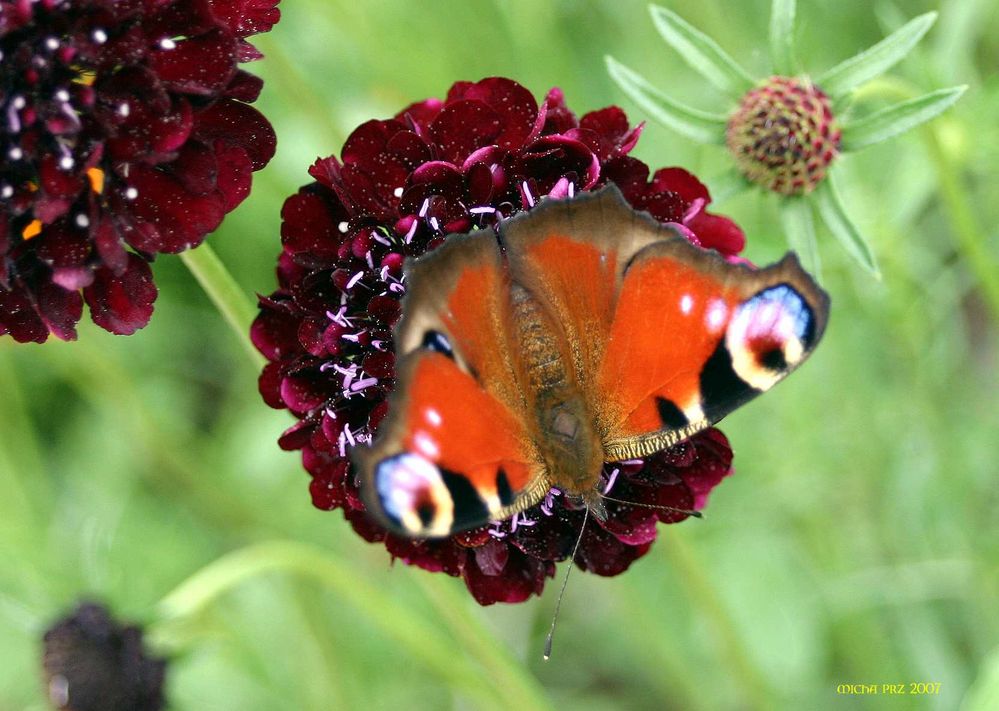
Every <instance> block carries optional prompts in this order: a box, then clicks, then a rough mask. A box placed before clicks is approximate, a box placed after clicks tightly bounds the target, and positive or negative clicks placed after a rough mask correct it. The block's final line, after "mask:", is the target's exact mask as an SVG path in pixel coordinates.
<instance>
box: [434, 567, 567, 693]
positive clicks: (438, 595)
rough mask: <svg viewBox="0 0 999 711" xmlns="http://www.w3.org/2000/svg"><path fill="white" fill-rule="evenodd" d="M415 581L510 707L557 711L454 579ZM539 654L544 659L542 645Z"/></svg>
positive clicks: (535, 680)
mask: <svg viewBox="0 0 999 711" xmlns="http://www.w3.org/2000/svg"><path fill="white" fill-rule="evenodd" d="M414 581H415V582H416V583H417V584H418V585H419V586H420V587H421V588H422V589H423V591H424V592H425V593H426V595H427V598H428V599H429V600H430V602H431V603H432V604H433V606H434V607H435V608H436V609H437V611H438V612H439V613H440V615H441V616H442V617H443V618H444V619H445V620H446V621H447V623H448V625H450V627H451V629H452V631H454V632H455V633H456V634H457V635H458V638H459V639H460V640H461V641H462V643H463V644H464V646H465V649H468V650H470V651H472V652H473V653H474V654H475V656H476V657H478V658H479V659H480V660H481V661H482V664H483V666H485V667H486V668H487V669H488V670H489V671H490V678H492V679H493V680H495V681H496V683H497V685H498V686H499V687H500V688H502V689H503V690H504V694H505V698H506V700H507V701H508V703H509V706H510V708H517V709H550V708H553V707H552V705H551V703H550V702H549V701H548V700H547V699H546V698H545V694H544V690H543V689H542V687H541V686H540V685H539V683H538V681H537V679H535V678H534V676H533V675H532V674H530V672H528V671H527V669H526V668H525V666H524V664H523V663H522V662H520V661H518V660H517V659H515V658H514V657H513V656H512V655H511V654H510V652H509V650H508V649H507V647H506V645H504V644H503V643H501V642H499V641H498V640H497V639H496V636H495V635H494V634H493V633H492V632H490V631H489V630H488V629H486V627H485V625H483V624H482V622H481V620H479V618H478V617H477V616H476V615H475V614H474V613H473V612H472V611H470V610H469V604H470V603H469V598H468V595H467V594H466V593H464V592H463V591H460V590H459V589H458V588H457V587H456V586H455V584H454V581H453V580H451V579H450V578H449V579H442V578H441V577H440V576H438V575H417V576H416V577H415V578H414ZM537 653H538V656H541V647H540V646H539V647H538V649H537Z"/></svg>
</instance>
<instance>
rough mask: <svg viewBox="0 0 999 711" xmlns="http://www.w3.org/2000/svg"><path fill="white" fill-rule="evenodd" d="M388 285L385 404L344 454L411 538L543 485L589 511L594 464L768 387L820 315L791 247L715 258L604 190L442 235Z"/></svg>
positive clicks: (509, 510) (708, 418) (823, 312)
mask: <svg viewBox="0 0 999 711" xmlns="http://www.w3.org/2000/svg"><path fill="white" fill-rule="evenodd" d="M406 284H407V293H406V296H405V298H404V301H403V316H402V319H401V320H400V322H399V324H398V326H397V329H396V339H395V340H396V353H397V362H398V374H397V375H398V379H397V385H396V389H395V391H394V392H393V395H392V397H391V399H390V403H389V414H388V416H387V417H386V419H385V420H384V421H383V423H382V425H381V426H380V432H379V436H378V437H377V439H376V441H375V442H374V443H373V445H372V447H371V448H370V449H364V448H361V449H358V450H355V460H356V461H357V463H358V466H359V469H360V479H361V485H362V494H363V495H364V497H365V501H366V503H367V506H368V509H369V511H370V512H372V513H373V514H374V515H375V516H376V517H377V518H379V520H380V521H381V522H382V523H384V524H385V525H386V526H387V527H389V528H390V529H392V530H394V531H397V532H399V533H402V534H404V535H409V536H417V537H434V536H445V535H449V534H451V533H453V532H455V531H458V530H462V529H464V528H471V527H475V526H479V525H483V524H485V523H487V522H488V521H490V520H498V519H503V518H507V517H509V516H511V515H513V514H514V513H516V512H518V511H523V510H524V509H526V508H529V507H530V506H533V505H535V504H537V503H538V502H539V501H540V500H541V499H542V498H543V497H544V495H545V494H546V493H547V491H548V490H549V489H550V488H551V487H553V486H555V487H557V488H559V489H560V490H561V491H562V492H564V493H565V494H566V495H567V496H568V497H569V498H570V499H572V500H576V501H581V502H582V503H584V504H585V505H586V506H587V507H588V508H589V509H590V510H591V511H592V512H593V513H594V514H595V515H597V516H603V513H604V509H603V502H602V500H601V498H600V492H598V486H599V485H600V482H601V471H602V468H603V465H604V463H605V462H608V461H619V460H624V459H632V458H636V457H644V456H647V455H649V454H652V453H654V452H657V451H660V450H662V449H666V448H668V447H670V446H673V445H675V444H677V443H678V442H680V441H682V440H684V439H686V438H687V437H689V436H691V435H692V434H694V433H696V432H698V431H700V430H703V429H705V428H706V427H708V426H710V425H711V424H713V423H714V422H717V421H718V420H719V419H721V417H723V416H724V415H725V414H727V413H728V412H730V411H731V410H732V409H734V408H735V407H738V406H739V405H741V404H742V403H744V402H746V401H748V400H749V399H751V398H752V397H754V396H755V395H758V394H759V393H761V392H764V391H765V390H767V389H769V388H770V387H772V386H773V385H774V384H775V383H776V382H777V381H779V380H780V379H782V378H783V377H784V376H785V375H787V374H788V373H789V372H790V371H791V370H793V369H794V368H795V367H796V366H797V365H798V364H800V363H801V362H802V361H803V360H804V359H805V358H806V357H807V355H808V354H809V353H810V352H811V351H812V350H813V349H814V347H815V345H816V344H817V343H818V340H819V338H820V337H821V334H822V331H823V328H824V326H825V322H826V318H827V313H828V298H827V297H826V295H825V294H824V293H823V292H822V291H821V290H820V289H819V288H818V287H817V286H816V285H815V283H814V282H813V281H812V280H811V278H810V277H809V276H808V275H807V274H806V273H805V272H804V271H803V270H802V269H801V268H800V266H799V265H798V263H797V260H796V259H795V258H794V257H793V255H789V256H788V257H786V258H785V259H784V260H783V261H781V262H780V263H778V264H775V265H772V266H770V267H767V268H765V269H760V270H753V269H750V268H748V267H745V266H743V265H733V264H728V263H727V262H725V260H724V259H723V258H722V257H721V256H720V255H718V254H717V253H712V252H708V251H706V250H702V249H700V248H698V247H695V246H693V245H691V244H689V243H688V242H687V241H686V240H685V239H684V238H683V237H681V236H679V235H678V234H677V233H676V232H675V231H674V230H672V229H670V228H669V227H664V226H663V225H660V224H659V223H657V222H655V221H653V220H652V219H651V218H649V217H648V215H645V214H643V213H637V212H635V211H634V210H632V209H631V208H630V207H629V206H627V204H626V203H625V202H624V200H623V198H622V197H621V195H620V193H619V192H618V191H617V189H616V188H613V187H610V188H605V189H604V190H602V191H600V192H597V193H591V194H587V195H584V196H580V197H577V198H575V199H570V200H566V201H546V204H542V205H540V206H538V207H536V208H534V209H533V210H532V211H531V212H529V213H527V214H525V215H522V216H518V217H515V218H512V219H510V220H507V221H505V222H503V223H501V225H500V228H499V231H498V233H497V232H494V231H492V230H489V231H481V232H478V233H472V234H469V235H457V236H451V237H449V238H448V239H447V240H446V241H445V243H444V244H443V245H442V246H441V247H440V248H438V249H437V250H435V251H433V252H431V253H429V254H427V255H425V256H423V257H421V258H419V259H417V260H415V261H412V262H408V263H407V266H406Z"/></svg>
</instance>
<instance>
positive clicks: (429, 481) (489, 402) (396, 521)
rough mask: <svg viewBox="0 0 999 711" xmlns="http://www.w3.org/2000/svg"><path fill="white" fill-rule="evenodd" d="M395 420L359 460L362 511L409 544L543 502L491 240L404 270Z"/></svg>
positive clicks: (474, 240) (474, 239) (459, 246)
mask: <svg viewBox="0 0 999 711" xmlns="http://www.w3.org/2000/svg"><path fill="white" fill-rule="evenodd" d="M406 280H407V281H406V283H407V289H408V291H407V295H406V297H405V299H404V301H403V318H402V320H401V321H400V323H399V325H398V327H397V329H396V351H397V354H398V357H399V358H400V361H399V364H398V367H397V372H398V377H397V383H396V388H395V390H394V392H393V395H392V397H391V399H390V401H389V413H388V415H387V416H386V419H385V420H384V421H383V422H382V424H381V425H380V427H379V437H378V439H377V441H376V442H375V444H374V446H373V447H372V448H371V449H370V450H359V451H358V453H357V460H358V463H359V466H360V469H361V479H362V491H363V492H364V495H365V499H366V504H367V507H368V509H369V511H372V512H373V513H374V514H375V515H376V516H377V517H378V518H379V519H380V520H381V521H382V522H383V523H384V524H386V525H387V526H388V527H389V528H391V529H393V530H396V531H399V532H400V533H404V534H406V535H409V536H416V537H430V536H444V535H449V534H450V533H453V532H455V531H458V530H462V529H466V528H473V527H475V526H479V525H483V524H485V523H487V522H488V521H490V520H495V519H500V518H505V517H507V516H510V515H512V514H513V513H515V512H516V511H519V510H523V509H525V508H528V507H529V506H531V505H533V504H534V503H536V502H537V500H539V499H540V498H541V497H542V496H543V495H544V493H545V491H547V489H548V486H547V483H546V480H545V478H544V469H543V467H542V466H541V465H540V464H539V463H538V457H537V454H536V452H535V450H534V447H533V444H532V441H531V438H530V436H529V434H528V432H527V430H526V428H525V426H524V422H525V421H526V419H525V413H524V412H523V401H522V398H521V395H520V393H519V391H518V389H517V385H516V381H515V379H514V376H513V373H512V367H511V362H510V352H509V345H508V343H507V339H506V337H505V334H506V326H505V323H506V321H507V319H508V314H507V310H508V306H507V304H508V301H507V298H508V297H507V294H508V293H509V286H508V284H507V282H506V275H505V269H504V267H503V263H502V259H501V256H500V253H499V248H498V245H497V244H496V241H495V237H494V235H493V234H492V233H490V232H484V233H481V234H475V235H468V236H461V237H458V238H452V239H451V240H449V241H448V242H447V243H446V244H445V245H443V246H442V247H441V248H440V249H438V250H436V251H434V252H433V253H431V254H428V255H426V256H424V257H423V258H421V259H419V260H416V261H415V262H412V263H408V264H407V268H406Z"/></svg>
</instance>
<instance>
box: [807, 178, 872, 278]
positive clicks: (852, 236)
mask: <svg viewBox="0 0 999 711" xmlns="http://www.w3.org/2000/svg"><path fill="white" fill-rule="evenodd" d="M832 177H833V176H832V174H828V175H826V178H825V180H823V181H822V182H821V183H819V187H818V188H816V189H815V193H814V195H815V202H816V205H817V206H818V208H819V216H820V217H821V218H822V221H823V222H824V223H825V224H826V227H828V228H829V231H830V232H832V233H833V236H834V237H836V239H838V240H839V241H840V244H842V245H843V248H844V249H845V250H846V251H847V252H848V253H849V254H850V256H851V257H853V258H854V259H856V260H857V261H858V262H860V265H861V266H862V267H863V268H864V269H866V270H867V271H869V272H870V273H871V274H873V275H874V276H875V277H876V278H878V279H880V278H881V271H880V270H879V269H878V264H877V260H876V259H875V258H874V252H873V251H872V250H871V246H870V245H869V244H868V243H867V240H866V239H865V238H864V236H863V235H862V234H861V232H860V229H859V228H858V227H857V225H855V224H854V222H853V220H852V219H851V218H850V215H849V214H847V211H846V208H845V207H844V206H843V201H842V199H841V198H840V196H839V191H838V190H837V189H836V186H835V185H834V184H833V181H832Z"/></svg>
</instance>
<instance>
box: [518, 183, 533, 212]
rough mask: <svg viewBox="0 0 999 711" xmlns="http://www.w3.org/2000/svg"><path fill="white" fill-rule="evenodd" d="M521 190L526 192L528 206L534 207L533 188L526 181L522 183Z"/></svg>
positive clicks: (525, 197)
mask: <svg viewBox="0 0 999 711" xmlns="http://www.w3.org/2000/svg"><path fill="white" fill-rule="evenodd" d="M521 189H522V190H523V191H524V199H525V200H526V201H527V206H528V207H534V195H532V194H531V188H530V187H528V185H527V181H526V180H525V181H524V182H523V183H521Z"/></svg>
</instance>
